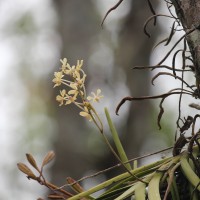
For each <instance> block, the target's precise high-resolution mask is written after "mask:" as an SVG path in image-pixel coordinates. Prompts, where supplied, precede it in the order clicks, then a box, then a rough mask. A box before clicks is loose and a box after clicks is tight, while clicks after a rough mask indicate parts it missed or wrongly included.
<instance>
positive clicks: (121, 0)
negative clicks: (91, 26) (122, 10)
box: [101, 0, 124, 27]
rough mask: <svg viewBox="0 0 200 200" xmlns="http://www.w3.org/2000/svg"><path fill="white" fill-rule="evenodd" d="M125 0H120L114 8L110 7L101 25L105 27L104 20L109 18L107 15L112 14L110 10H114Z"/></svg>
mask: <svg viewBox="0 0 200 200" xmlns="http://www.w3.org/2000/svg"><path fill="white" fill-rule="evenodd" d="M123 1H124V0H119V1H118V2H117V3H116V4H115V5H114V6H113V7H112V8H110V9H109V10H108V11H107V13H106V14H105V16H104V18H103V20H102V22H101V27H103V24H104V21H105V19H106V18H107V16H108V15H109V14H110V12H112V11H113V10H115V9H116V8H117V7H118V6H119V5H120V4H121V3H122V2H123Z"/></svg>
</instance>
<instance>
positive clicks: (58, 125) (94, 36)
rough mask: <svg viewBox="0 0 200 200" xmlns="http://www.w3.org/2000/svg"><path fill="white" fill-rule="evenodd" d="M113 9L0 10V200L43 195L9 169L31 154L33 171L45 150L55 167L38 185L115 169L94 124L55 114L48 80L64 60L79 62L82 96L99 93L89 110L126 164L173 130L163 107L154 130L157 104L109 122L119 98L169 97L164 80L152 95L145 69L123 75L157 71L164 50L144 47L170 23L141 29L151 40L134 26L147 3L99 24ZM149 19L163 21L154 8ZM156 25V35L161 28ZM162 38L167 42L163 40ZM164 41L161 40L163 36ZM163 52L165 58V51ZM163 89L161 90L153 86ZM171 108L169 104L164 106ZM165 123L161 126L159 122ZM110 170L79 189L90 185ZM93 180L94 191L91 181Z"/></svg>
mask: <svg viewBox="0 0 200 200" xmlns="http://www.w3.org/2000/svg"><path fill="white" fill-rule="evenodd" d="M115 3H116V1H115V0H95V1H94V0H87V1H82V0H67V1H66V0H54V1H53V0H43V1H39V0H29V1H25V0H16V1H15V2H14V3H13V1H11V0H7V1H0V16H1V17H0V65H1V73H0V81H1V84H0V91H1V99H0V110H1V112H0V146H1V151H0V156H1V162H0V177H1V179H0V194H1V197H0V199H2V200H3V199H7V200H10V199H13V197H14V196H15V197H17V199H21V200H23V199H24V200H25V199H26V200H27V199H37V198H38V197H44V195H45V193H46V192H47V190H46V189H45V188H44V187H42V186H40V185H39V184H37V183H35V182H33V181H28V180H27V179H26V177H25V175H24V174H22V173H21V172H19V171H18V169H17V167H16V163H18V162H26V161H25V154H26V153H31V154H32V155H34V157H35V158H36V160H37V161H38V162H39V163H40V162H41V161H42V158H43V157H44V155H45V154H46V153H47V152H48V151H49V150H53V151H55V153H56V159H55V161H54V162H53V163H52V164H50V165H49V167H47V169H46V176H47V177H48V179H49V180H51V181H52V182H53V183H55V184H57V185H59V186H60V185H63V184H65V183H66V177H68V176H71V177H73V178H74V179H79V178H81V177H83V176H86V175H89V174H92V173H95V172H97V171H99V170H102V169H105V168H106V167H110V166H112V165H114V164H116V163H117V161H116V160H115V158H114V157H113V155H112V154H111V153H110V151H109V149H108V148H107V146H106V145H105V144H104V143H103V141H102V138H101V135H100V134H99V133H98V130H97V129H96V127H94V126H93V124H91V123H88V122H87V121H86V120H85V119H84V118H82V117H80V116H79V114H78V113H79V110H77V109H76V108H75V107H74V106H71V105H70V106H67V107H66V106H64V107H59V106H58V102H56V100H55V97H56V95H57V94H58V92H59V90H58V89H57V88H55V89H53V83H52V79H53V72H54V71H58V70H59V67H60V62H59V60H60V59H62V58H64V57H66V58H67V59H68V62H69V63H70V64H71V65H73V64H76V60H77V59H83V60H84V69H85V71H86V73H87V81H86V84H87V91H88V94H89V93H90V92H91V91H94V90H96V89H98V88H101V89H102V94H103V95H104V99H103V100H102V101H101V103H100V104H95V105H94V106H95V108H96V109H97V110H98V113H99V114H100V116H101V117H102V119H103V123H104V126H105V130H106V134H107V136H108V137H110V133H109V130H108V127H107V123H106V120H105V119H104V118H105V117H104V112H103V109H104V107H108V109H109V111H110V113H111V116H112V119H113V120H114V122H115V124H116V126H117V129H118V132H119V133H120V137H121V139H122V143H123V145H124V148H125V150H126V152H127V154H128V157H129V158H134V157H136V156H139V155H144V154H146V153H150V152H153V151H156V150H159V149H162V148H164V147H168V146H170V145H172V144H173V141H174V135H173V134H174V133H175V126H176V124H175V123H171V121H172V120H173V119H175V118H176V117H177V116H174V113H173V109H174V108H175V107H176V106H177V104H174V103H172V102H173V98H171V97H170V98H171V101H166V102H168V103H166V104H165V106H169V105H170V108H171V110H170V109H169V110H168V111H167V112H166V113H165V114H164V119H163V120H162V127H163V128H162V130H161V131H159V130H158V127H157V114H158V112H159V110H158V103H159V100H156V101H155V102H152V101H141V102H132V103H130V102H127V103H126V104H125V105H124V106H123V107H122V108H121V110H120V112H119V114H120V115H119V116H116V115H115V108H116V106H117V104H118V103H119V101H120V100H121V99H122V98H123V97H125V96H129V95H132V96H141V95H153V94H160V93H164V92H165V91H168V88H169V85H170V84H172V85H173V84H175V83H174V82H173V79H170V84H169V82H167V84H166V82H165V81H163V80H164V79H163V80H162V82H159V84H158V85H159V87H154V88H152V86H151V84H150V79H151V77H152V74H151V72H150V71H148V70H138V71H137V70H134V71H133V70H131V68H132V67H133V66H135V65H140V66H141V65H150V64H156V63H157V62H158V61H159V58H161V57H162V56H163V55H164V53H163V52H164V51H165V50H164V51H163V50H162V52H160V50H159V49H158V50H155V51H154V52H152V47H153V46H154V45H155V43H156V42H158V41H159V40H160V39H161V35H163V34H165V33H166V30H168V33H169V32H170V30H169V29H167V28H169V27H170V26H171V25H172V22H171V21H168V20H167V21H166V23H163V21H158V24H157V26H156V27H153V25H152V24H151V25H150V26H148V30H149V31H150V33H151V35H152V37H151V38H150V39H149V38H148V37H147V36H146V35H144V33H143V24H144V22H145V21H146V19H147V18H148V17H149V16H151V12H150V9H149V7H148V5H147V3H146V1H131V0H130V1H124V2H123V3H122V4H121V5H120V7H119V8H117V9H116V10H114V11H113V12H112V13H110V15H109V16H108V17H107V19H106V21H105V23H104V26H103V28H101V26H100V24H101V21H102V19H103V17H104V15H105V13H106V12H107V10H108V9H109V8H111V7H112V6H113V5H114V4H115ZM153 6H154V8H155V10H156V11H157V12H158V13H160V12H165V10H164V8H163V5H162V4H161V2H160V1H153ZM164 25H165V26H164ZM168 33H167V34H168ZM165 36H166V34H165ZM166 51H167V49H166ZM161 85H162V87H161ZM172 104H173V105H172ZM166 119H167V120H166ZM114 173H116V171H111V172H109V173H108V174H106V175H105V176H104V175H101V176H100V178H99V179H95V180H92V181H91V180H87V181H86V183H87V184H86V183H84V184H85V187H89V186H90V185H91V184H92V185H94V184H95V183H96V182H99V181H102V180H104V179H106V176H107V177H110V176H113V175H114ZM95 181H96V182H95Z"/></svg>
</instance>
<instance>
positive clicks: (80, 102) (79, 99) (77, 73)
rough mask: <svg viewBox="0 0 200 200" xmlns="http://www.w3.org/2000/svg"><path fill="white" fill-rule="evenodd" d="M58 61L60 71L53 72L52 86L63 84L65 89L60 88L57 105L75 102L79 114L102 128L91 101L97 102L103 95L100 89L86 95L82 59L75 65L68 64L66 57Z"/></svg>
mask: <svg viewBox="0 0 200 200" xmlns="http://www.w3.org/2000/svg"><path fill="white" fill-rule="evenodd" d="M60 62H61V63H62V66H61V69H60V71H58V72H54V76H55V77H54V79H53V82H54V83H55V85H54V87H57V86H61V85H64V86H67V87H66V88H67V89H62V90H60V94H59V95H57V96H56V100H57V101H58V102H59V103H60V104H59V105H60V106H62V105H69V104H71V103H73V104H75V105H76V106H77V107H79V108H80V109H81V112H80V113H79V114H80V115H81V116H83V117H85V118H87V119H88V120H89V121H93V122H94V123H95V124H96V125H97V126H98V128H99V129H100V130H102V129H103V128H102V123H101V120H100V118H99V116H98V114H97V113H96V111H95V109H94V108H93V106H92V104H91V102H99V100H100V99H101V98H103V96H102V95H101V90H100V89H97V91H96V93H94V92H92V93H91V94H92V95H91V96H87V95H86V89H85V79H86V74H85V72H84V71H83V69H82V66H83V60H77V64H76V66H75V65H73V66H70V64H69V63H68V62H67V59H66V58H64V59H63V60H60ZM96 119H98V122H99V123H97V120H96ZM99 124H100V125H99Z"/></svg>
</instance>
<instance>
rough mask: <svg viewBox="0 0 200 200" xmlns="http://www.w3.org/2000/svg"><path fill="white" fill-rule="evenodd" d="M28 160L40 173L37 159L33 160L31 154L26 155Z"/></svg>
mask: <svg viewBox="0 0 200 200" xmlns="http://www.w3.org/2000/svg"><path fill="white" fill-rule="evenodd" d="M26 158H27V160H28V162H29V163H30V164H31V165H32V166H33V167H34V168H35V169H36V170H37V171H38V172H40V170H39V168H38V166H37V163H36V161H35V159H34V158H33V156H32V155H31V154H29V153H27V154H26Z"/></svg>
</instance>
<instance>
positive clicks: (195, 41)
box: [18, 0, 200, 200]
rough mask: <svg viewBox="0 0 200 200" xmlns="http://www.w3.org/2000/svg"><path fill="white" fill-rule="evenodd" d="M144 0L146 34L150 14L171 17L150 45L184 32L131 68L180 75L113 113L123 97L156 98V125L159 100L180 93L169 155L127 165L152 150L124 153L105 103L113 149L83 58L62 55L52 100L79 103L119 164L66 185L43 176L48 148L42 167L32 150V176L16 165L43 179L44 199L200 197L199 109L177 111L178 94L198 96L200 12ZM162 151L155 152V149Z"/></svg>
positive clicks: (187, 4)
mask: <svg viewBox="0 0 200 200" xmlns="http://www.w3.org/2000/svg"><path fill="white" fill-rule="evenodd" d="M122 2H123V0H119V1H118V2H117V4H116V5H114V6H113V7H112V8H110V9H109V10H108V12H107V13H106V15H105V17H104V19H103V22H102V26H103V23H104V21H105V19H106V17H107V16H108V14H109V13H110V12H111V11H113V10H115V9H117V7H118V6H120V4H121V3H122ZM147 2H148V5H149V8H150V10H151V12H152V14H153V15H152V16H151V17H150V18H149V19H147V21H146V23H145V25H144V33H145V34H146V35H147V36H148V37H150V36H151V35H150V33H149V32H148V30H147V27H148V24H149V22H150V21H151V20H153V22H154V25H156V22H157V19H158V18H159V17H167V18H170V19H171V20H172V27H171V31H170V32H169V35H168V37H167V38H164V39H163V40H162V41H160V42H159V43H158V44H157V45H156V46H155V48H156V47H157V46H159V45H160V44H164V45H165V46H167V45H169V44H170V43H171V42H172V38H174V36H175V34H176V33H177V32H178V31H180V30H182V31H184V34H183V35H182V36H179V38H178V39H177V41H176V42H175V44H173V46H172V47H171V49H170V50H169V51H168V53H166V55H165V56H164V58H163V59H162V60H161V61H160V62H159V63H157V64H156V65H153V66H135V67H134V68H133V69H139V70H143V69H150V70H155V69H162V70H167V71H165V72H163V71H162V72H158V73H157V74H156V75H155V76H154V77H153V78H152V84H153V83H154V80H155V79H156V78H158V77H160V76H163V75H166V76H170V77H173V78H175V79H177V81H180V83H181V87H180V88H174V89H172V90H170V91H168V92H167V93H163V94H159V95H155V96H143V97H130V96H127V97H124V98H123V99H122V100H121V102H120V103H119V104H118V106H117V108H116V114H118V112H119V109H120V108H121V106H122V105H123V104H124V103H125V102H126V101H137V100H146V99H161V101H160V104H159V107H160V112H159V114H158V120H157V122H158V126H159V128H161V123H160V121H161V118H162V116H163V113H164V108H163V102H164V100H165V99H166V98H167V97H169V96H171V95H179V106H178V111H179V114H178V118H177V121H176V124H177V130H178V133H179V136H176V137H175V144H174V146H173V147H169V148H167V149H164V150H162V151H165V150H169V149H172V156H171V157H166V158H162V159H160V160H159V161H157V162H154V163H151V164H148V165H145V166H141V167H138V168H137V165H136V164H135V165H134V167H132V166H131V164H130V163H131V162H133V161H134V163H136V162H135V161H137V160H139V159H142V158H145V157H147V156H151V155H152V154H149V155H145V156H142V157H139V158H134V159H128V158H127V156H126V153H125V152H124V149H123V147H122V145H121V142H120V139H119V137H118V134H117V131H116V128H115V127H114V124H113V122H112V121H111V118H110V115H109V113H108V110H107V109H106V108H105V114H106V117H107V121H108V124H109V127H110V130H111V133H112V137H113V140H114V143H115V145H116V149H117V152H115V151H114V149H113V148H112V146H111V145H110V143H109V142H108V140H107V138H106V136H105V134H104V129H103V124H102V122H101V119H100V117H99V115H98V113H97V112H96V110H95V108H94V107H93V105H92V102H98V101H99V100H100V99H101V98H102V95H101V94H100V93H101V90H100V89H97V93H92V96H87V95H86V89H85V85H84V83H85V79H86V74H85V72H84V71H83V70H82V65H83V61H78V62H77V65H76V66H72V67H71V66H70V65H69V63H67V59H63V60H61V63H62V67H61V70H60V71H59V72H55V74H54V75H55V78H54V79H53V82H54V83H55V85H54V86H60V85H61V84H62V85H64V86H66V89H62V90H61V91H60V94H59V95H58V96H57V97H56V100H57V101H58V102H59V103H60V105H68V104H71V103H73V104H75V105H76V106H78V107H79V108H80V109H81V112H80V115H81V116H83V117H86V118H87V119H88V120H90V121H91V122H93V123H94V124H95V125H96V126H97V128H98V130H99V131H100V133H101V134H102V136H103V138H104V140H105V142H106V144H107V145H108V147H109V148H110V150H111V151H112V153H113V154H114V156H115V157H116V158H117V159H118V160H119V164H118V165H115V166H113V167H110V168H108V169H105V170H102V171H100V172H98V173H96V174H93V175H90V176H87V177H83V178H81V179H80V180H76V181H75V180H73V179H72V178H71V177H69V178H68V179H67V183H66V184H65V185H63V186H61V187H58V186H55V185H53V184H52V183H49V182H47V181H46V179H45V178H44V175H43V167H44V166H45V165H46V164H47V163H49V162H50V161H51V160H52V159H53V157H54V153H53V152H49V153H48V154H47V156H46V157H45V158H44V160H43V163H42V167H41V168H39V167H38V165H37V163H36V161H35V159H34V158H33V156H32V155H31V154H27V160H28V162H29V164H30V165H31V166H32V167H33V168H34V169H35V170H36V171H37V173H38V175H37V176H36V175H35V174H34V173H33V171H32V170H31V169H30V168H29V167H28V166H27V165H25V164H23V163H19V164H18V168H19V169H20V170H21V171H22V172H23V173H25V174H26V175H27V177H28V178H29V179H33V180H36V181H38V182H39V183H40V184H41V185H45V186H46V187H47V188H49V189H50V190H51V192H52V194H50V195H49V199H69V200H78V199H82V200H83V199H84V200H87V199H96V200H113V199H115V200H122V199H128V198H131V199H136V200H146V199H149V200H160V199H164V200H167V199H173V200H181V199H200V163H199V156H200V143H199V138H200V130H197V131H196V130H195V127H196V126H197V119H198V118H200V115H199V114H198V113H197V114H195V115H194V116H190V115H188V116H187V117H184V116H182V113H181V110H182V104H181V102H182V98H183V95H190V96H192V97H193V98H195V99H199V98H200V31H199V29H200V21H199V17H198V16H199V13H200V4H199V2H198V1H195V0H182V1H180V0H171V1H167V0H165V2H166V6H167V8H168V11H169V14H156V12H155V10H154V8H153V4H152V3H151V1H150V0H148V1H147ZM173 9H174V10H173ZM176 15H177V16H176ZM181 42H182V43H183V45H182V46H183V48H180V49H178V50H175V48H176V47H177V45H178V44H179V43H181ZM170 54H173V57H172V61H171V66H168V65H165V64H164V62H165V60H166V59H167V58H168V57H169V55H170ZM179 54H181V58H182V64H181V65H182V66H181V67H178V66H177V62H176V61H177V57H178V55H179ZM185 73H193V74H194V80H192V81H191V82H190V83H188V82H187V81H186V80H185ZM66 77H67V78H66ZM189 106H190V107H192V108H195V109H196V110H197V111H198V110H200V106H199V105H197V104H195V103H191V104H190V105H189ZM190 128H191V129H190ZM186 132H187V133H190V136H188V137H186V136H185V133H186ZM162 151H159V152H156V153H160V152H162ZM156 153H154V154H156ZM120 166H122V167H123V168H124V169H125V170H126V172H124V173H122V174H119V175H117V176H115V177H113V178H111V179H109V180H107V181H105V182H103V183H101V184H99V185H96V186H94V187H92V188H90V189H89V190H86V191H84V189H83V188H82V187H81V186H80V182H81V181H82V180H84V179H87V178H92V177H94V176H98V175H99V174H101V173H104V172H106V171H109V170H112V169H114V168H117V167H120ZM68 187H70V188H71V189H73V191H74V192H73V193H72V192H68ZM102 189H106V190H105V191H104V192H103V193H102V194H101V195H99V196H98V197H93V196H92V195H93V193H95V192H97V191H99V190H102Z"/></svg>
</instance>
